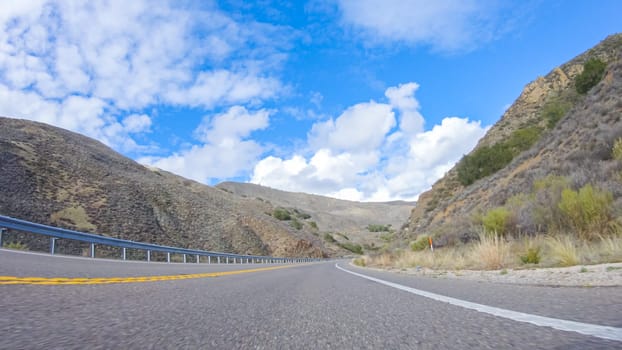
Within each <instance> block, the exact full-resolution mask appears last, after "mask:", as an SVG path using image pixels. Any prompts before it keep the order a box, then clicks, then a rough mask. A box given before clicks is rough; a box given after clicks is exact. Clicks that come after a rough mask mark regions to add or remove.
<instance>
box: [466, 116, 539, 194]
mask: <svg viewBox="0 0 622 350" xmlns="http://www.w3.org/2000/svg"><path fill="white" fill-rule="evenodd" d="M541 134H542V129H540V128H539V127H537V126H530V127H527V128H522V129H518V130H516V131H514V132H513V133H512V134H511V135H510V137H509V138H508V140H507V141H505V142H499V143H496V144H494V145H492V146H484V147H480V148H478V149H476V150H475V151H473V152H472V153H471V154H470V155H465V156H464V157H462V159H461V160H460V162H459V163H458V166H457V170H458V180H459V181H460V183H461V184H462V185H463V186H468V185H470V184H472V183H474V182H475V181H477V180H479V179H481V178H484V177H486V176H489V175H492V174H494V173H496V172H497V171H499V170H501V169H503V168H505V166H506V165H508V164H510V162H511V161H512V159H514V157H515V156H517V155H518V154H520V153H521V152H523V151H525V150H527V149H529V148H530V147H531V146H532V145H533V144H534V143H535V142H536V141H538V139H540V135H541Z"/></svg>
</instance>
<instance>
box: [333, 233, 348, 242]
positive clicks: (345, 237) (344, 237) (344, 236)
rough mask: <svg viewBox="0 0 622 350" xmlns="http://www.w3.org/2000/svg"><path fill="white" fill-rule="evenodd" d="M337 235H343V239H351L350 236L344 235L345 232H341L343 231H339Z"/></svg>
mask: <svg viewBox="0 0 622 350" xmlns="http://www.w3.org/2000/svg"><path fill="white" fill-rule="evenodd" d="M336 235H338V236H341V237H342V238H343V239H345V240H348V241H349V240H350V237H348V236H346V235H344V234H343V233H341V232H337V233H336Z"/></svg>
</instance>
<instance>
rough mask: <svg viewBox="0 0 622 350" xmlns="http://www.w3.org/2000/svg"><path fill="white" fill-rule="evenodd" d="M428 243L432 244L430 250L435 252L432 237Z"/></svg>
mask: <svg viewBox="0 0 622 350" xmlns="http://www.w3.org/2000/svg"><path fill="white" fill-rule="evenodd" d="M428 241H429V242H430V250H431V251H434V245H433V244H432V237H431V236H430V237H428Z"/></svg>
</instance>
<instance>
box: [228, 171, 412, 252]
mask: <svg viewBox="0 0 622 350" xmlns="http://www.w3.org/2000/svg"><path fill="white" fill-rule="evenodd" d="M216 187H218V188H221V189H223V190H226V191H229V192H231V193H234V194H236V195H239V196H243V197H247V198H256V199H259V200H262V201H267V202H270V203H271V204H272V205H274V206H277V207H281V208H284V209H288V210H290V211H292V212H293V211H294V210H298V211H300V212H302V213H305V214H307V215H309V216H310V218H309V219H308V220H310V221H313V222H314V223H315V224H316V226H317V227H318V230H319V231H320V232H324V233H342V234H344V235H346V236H347V237H348V238H349V239H348V240H349V241H352V242H355V243H358V244H361V245H371V244H372V243H373V244H374V246H379V245H382V244H383V243H385V241H386V239H384V240H383V239H382V238H381V236H382V235H383V234H386V232H370V230H369V229H368V226H369V225H372V226H374V225H375V226H378V227H379V226H383V228H390V230H391V231H393V230H399V229H400V226H401V225H402V224H403V223H404V222H405V221H406V220H407V219H408V216H409V214H410V211H411V210H412V209H413V207H414V205H415V204H414V203H408V202H387V203H361V202H352V201H346V200H339V199H335V198H329V197H324V196H318V195H313V194H306V193H294V192H286V191H280V190H276V189H272V188H269V187H265V186H260V185H255V184H250V183H236V182H223V183H221V184H218V185H216ZM333 237H334V238H335V239H336V240H338V241H339V240H343V236H341V235H333ZM382 237H386V236H382Z"/></svg>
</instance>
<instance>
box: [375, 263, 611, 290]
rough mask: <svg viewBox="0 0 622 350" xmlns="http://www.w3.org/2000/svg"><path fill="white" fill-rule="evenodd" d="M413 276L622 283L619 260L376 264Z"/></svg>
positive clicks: (545, 283) (568, 284) (566, 283)
mask: <svg viewBox="0 0 622 350" xmlns="http://www.w3.org/2000/svg"><path fill="white" fill-rule="evenodd" d="M369 268H371V269H375V270H379V271H391V272H397V273H402V274H408V275H415V276H426V277H433V278H446V279H463V280H471V281H482V282H493V283H503V284H521V285H538V286H565V287H617V286H622V263H609V264H599V265H579V266H571V267H551V268H528V269H524V268H523V269H503V270H491V271H475V270H433V269H428V268H423V267H418V268H406V269H400V268H384V269H381V268H375V267H369Z"/></svg>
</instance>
